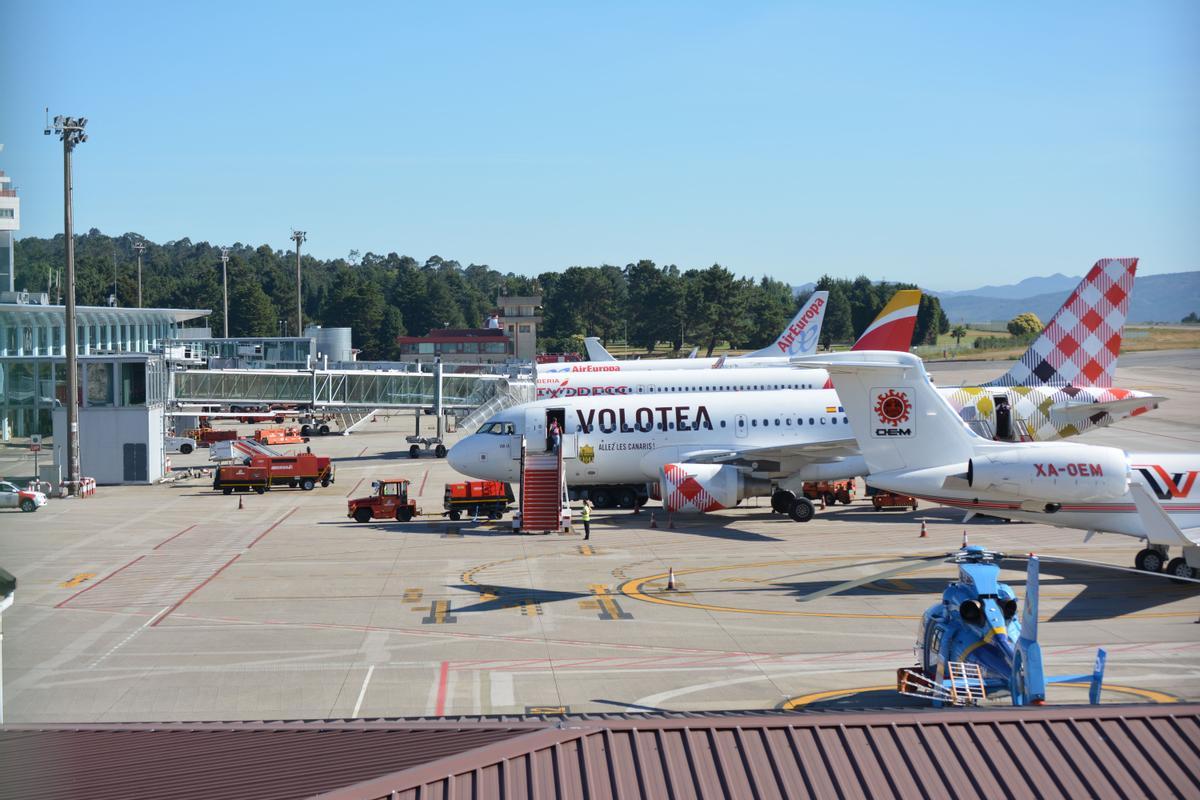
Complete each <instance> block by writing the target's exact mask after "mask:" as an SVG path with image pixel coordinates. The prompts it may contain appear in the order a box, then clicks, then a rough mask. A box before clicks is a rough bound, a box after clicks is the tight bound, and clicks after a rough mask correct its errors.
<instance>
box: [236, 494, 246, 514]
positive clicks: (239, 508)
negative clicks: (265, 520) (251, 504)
mask: <svg viewBox="0 0 1200 800" xmlns="http://www.w3.org/2000/svg"><path fill="white" fill-rule="evenodd" d="M244 507H245V506H244V505H243V504H242V496H241V495H238V511H241V510H242V509H243V508H244Z"/></svg>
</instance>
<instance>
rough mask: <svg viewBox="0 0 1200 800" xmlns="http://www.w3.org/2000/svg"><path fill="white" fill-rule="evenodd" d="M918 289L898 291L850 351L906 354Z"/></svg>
mask: <svg viewBox="0 0 1200 800" xmlns="http://www.w3.org/2000/svg"><path fill="white" fill-rule="evenodd" d="M920 306H921V290H920V289H901V290H900V291H898V292H896V293H895V294H894V295H892V299H891V300H889V301H888V304H887V305H886V306H884V307H883V310H882V311H880V312H879V315H878V316H876V317H875V320H874V321H873V322H872V323H871V324H870V325H868V326H867V329H866V330H865V331H863V332H862V336H859V337H858V341H857V342H855V343H854V347H852V348H850V349H851V350H898V351H900V352H901V353H907V352H908V349H909V348H910V347H911V346H912V338H913V331H914V330H915V329H916V327H917V311H918V309H919V308H920Z"/></svg>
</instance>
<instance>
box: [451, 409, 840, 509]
mask: <svg viewBox="0 0 1200 800" xmlns="http://www.w3.org/2000/svg"><path fill="white" fill-rule="evenodd" d="M555 409H561V410H562V411H563V412H564V416H565V436H564V453H571V454H573V455H574V456H575V457H573V458H567V459H565V469H566V470H567V483H568V484H569V485H572V486H576V485H580V486H582V485H588V484H607V483H644V482H647V481H654V480H657V479H658V470H659V468H660V467H661V466H662V465H664V464H668V463H672V462H676V461H686V460H687V459H688V457H689V456H691V457H695V456H696V454H700V453H736V452H739V451H742V450H747V449H753V448H764V447H777V446H787V445H794V446H795V447H796V450H797V452H796V456H795V457H794V458H789V459H785V460H784V463H780V464H778V466H777V467H776V465H773V464H772V465H767V464H763V465H760V466H762V467H764V469H761V470H758V472H761V473H764V474H769V475H776V476H778V475H788V474H791V473H793V472H796V471H798V470H799V469H801V467H802V466H804V464H805V463H807V462H809V461H811V460H812V459H811V457H807V456H805V455H803V454H802V453H801V452H800V448H801V447H803V446H804V445H811V444H816V443H822V442H832V441H839V440H841V441H844V442H846V443H847V446H848V447H850V448H851V449H853V434H852V433H851V431H850V426H849V425H848V424H847V422H846V416H845V414H844V413H843V412H842V410H841V408H840V407H839V406H838V399H837V394H836V393H835V392H834V391H833V390H830V389H816V390H813V391H795V392H729V393H716V394H712V393H705V394H701V393H680V394H675V395H657V396H643V397H637V396H633V397H583V398H573V399H571V400H570V401H567V402H562V401H558V400H542V401H538V402H534V403H527V404H525V405H523V406H518V407H515V408H511V409H508V410H507V411H502V412H500V413H499V414H497V415H496V416H494V417H492V419H491V420H489V421H488V422H487V423H485V424H484V425H483V426H482V427H481V428H480V432H478V433H474V434H472V435H470V436H467V437H466V438H464V439H462V440H460V441H459V442H458V443H457V444H455V445H454V447H452V448H451V449H450V454H449V458H450V463H451V466H453V467H454V468H455V469H456V470H458V471H459V472H462V473H464V474H466V475H470V476H472V477H475V478H482V479H488V480H502V481H515V480H517V479H518V462H519V458H520V438H521V435H524V436H525V437H526V440H527V443H528V444H527V446H528V447H530V448H534V447H538V446H541V445H542V444H543V443H544V442H545V424H546V423H545V418H546V413H547V412H548V411H552V410H555ZM510 431H511V433H510ZM853 460H854V461H856V462H857V463H856V464H854V465H848V469H849V470H851V471H849V473H848V475H847V477H849V476H851V475H858V474H861V473H862V468H863V467H862V463H861V460H860V459H853Z"/></svg>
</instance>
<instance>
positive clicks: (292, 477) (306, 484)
mask: <svg viewBox="0 0 1200 800" xmlns="http://www.w3.org/2000/svg"><path fill="white" fill-rule="evenodd" d="M333 482H334V474H333V463H332V462H331V461H330V459H329V458H328V457H327V456H314V455H313V454H312V453H299V454H297V455H294V456H254V457H253V458H248V459H246V461H245V462H244V463H242V464H238V465H235V466H228V467H221V468H220V469H218V470H217V471H216V473H215V474H214V475H213V488H214V489H220V490H221V492H222V493H223V494H232V493H233V492H250V491H254V492H258V493H259V494H262V493H263V492H265V491H267V490H269V489H270V488H271V487H273V486H289V487H291V488H293V489H295V488H297V487H299V488H301V489H303V490H304V491H306V492H307V491H311V490H312V489H313V488H315V487H316V485H317V484H318V483H319V484H321V485H322V486H328V485H329V484H331V483H333Z"/></svg>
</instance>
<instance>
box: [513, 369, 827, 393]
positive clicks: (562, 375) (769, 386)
mask: <svg viewBox="0 0 1200 800" xmlns="http://www.w3.org/2000/svg"><path fill="white" fill-rule="evenodd" d="M608 363H618V362H608ZM787 363H788V362H787V361H786V360H784V361H782V363H781V365H776V366H773V367H747V368H740V369H709V370H696V369H668V370H642V371H633V370H630V371H625V372H620V371H616V372H605V371H599V370H598V369H597V370H596V371H589V372H569V373H568V372H557V373H553V374H545V373H544V371H543V370H539V371H538V377H537V399H538V400H554V399H566V398H572V397H612V396H614V395H638V394H663V393H678V392H748V391H765V390H776V389H828V388H830V387H829V386H828V383H829V373H828V372H826V371H825V370H823V369H781V368H780V366H787ZM596 366H597V368H598V367H600V366H603V365H602V364H597V365H596Z"/></svg>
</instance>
